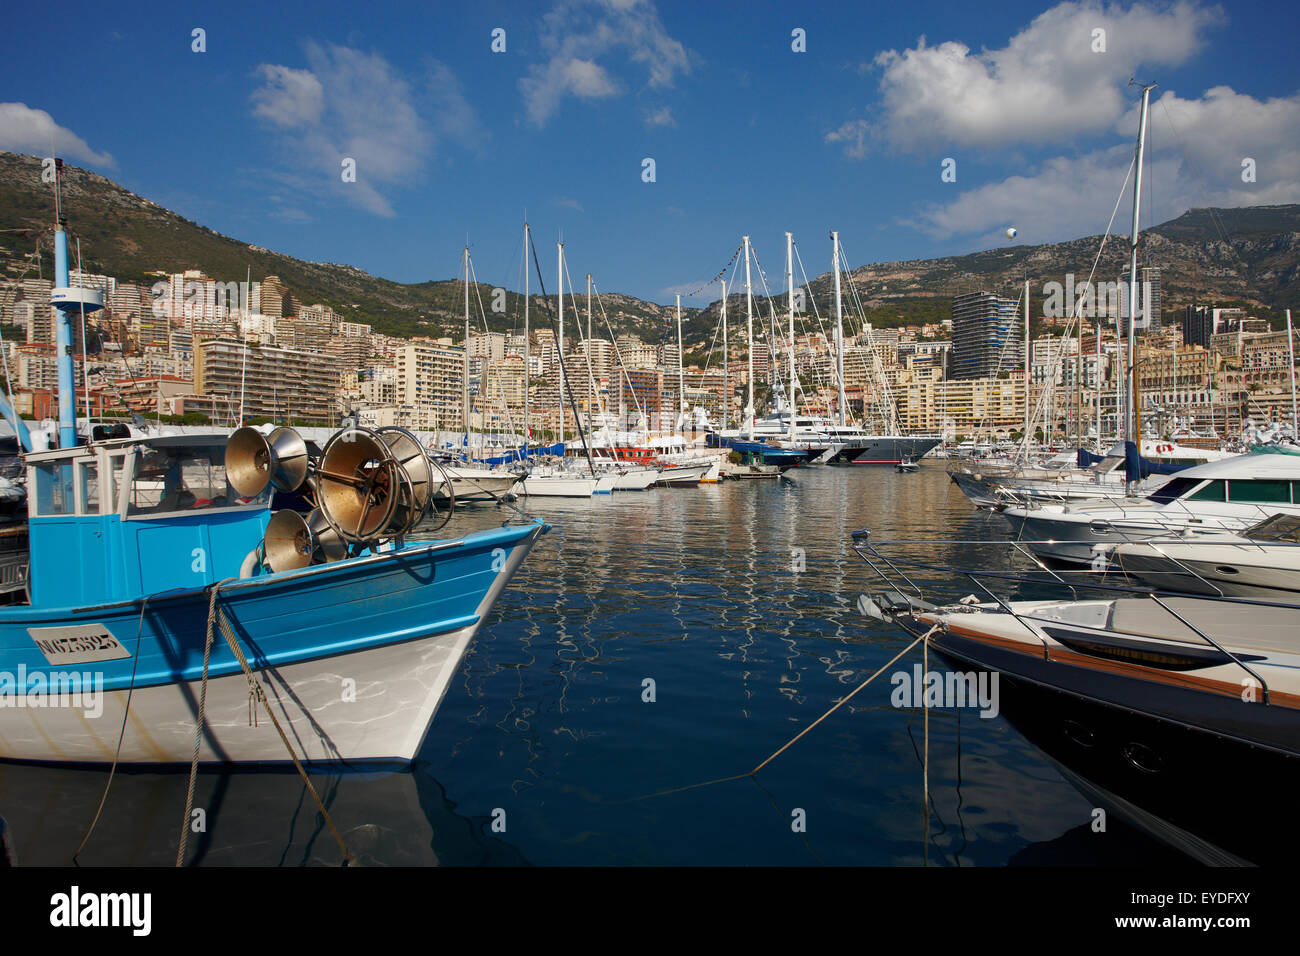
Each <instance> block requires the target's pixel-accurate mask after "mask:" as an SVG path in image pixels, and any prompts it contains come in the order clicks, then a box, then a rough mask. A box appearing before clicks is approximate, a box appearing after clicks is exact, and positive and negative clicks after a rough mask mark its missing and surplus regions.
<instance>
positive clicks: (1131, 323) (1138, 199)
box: [1128, 83, 1155, 449]
mask: <svg viewBox="0 0 1300 956" xmlns="http://www.w3.org/2000/svg"><path fill="white" fill-rule="evenodd" d="M1154 87H1155V84H1154V83H1150V84H1147V85H1146V86H1144V87H1142V113H1141V115H1140V116H1139V118H1138V139H1137V159H1136V161H1135V169H1136V172H1135V175H1134V177H1133V239H1132V242H1131V243H1130V246H1129V275H1128V279H1129V294H1128V412H1129V426H1128V440H1129V441H1132V442H1134V443H1137V444H1138V448H1139V449H1140V448H1141V444H1140V443H1141V440H1142V423H1141V414H1140V412H1139V411H1138V407H1137V383H1138V377H1137V299H1138V271H1137V268H1138V228H1139V222H1138V216H1139V214H1140V213H1141V211H1142V155H1143V153H1144V152H1145V151H1146V142H1147V104H1148V103H1149V102H1150V100H1151V90H1152V89H1153V88H1154Z"/></svg>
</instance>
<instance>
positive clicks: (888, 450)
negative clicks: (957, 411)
mask: <svg viewBox="0 0 1300 956" xmlns="http://www.w3.org/2000/svg"><path fill="white" fill-rule="evenodd" d="M941 440H942V439H941V438H940V437H939V436H938V435H882V436H880V437H878V438H872V439H868V440H867V441H866V442H865V447H864V448H862V450H861V451H859V452H858V454H857V455H856V456H855V457H854V458H853V459H852V463H853V464H855V465H896V464H898V463H899V462H900V461H902V460H904V459H907V460H909V461H918V460H919V459H921V458H922V457H924V456H925V455H926V454H927V453H928V452H929V451H930V449H932V448H934V446H935V445H937V444H939V442H940V441H941Z"/></svg>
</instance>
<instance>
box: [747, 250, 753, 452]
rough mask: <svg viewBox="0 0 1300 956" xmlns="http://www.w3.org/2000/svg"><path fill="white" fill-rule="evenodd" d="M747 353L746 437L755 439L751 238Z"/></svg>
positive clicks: (748, 279)
mask: <svg viewBox="0 0 1300 956" xmlns="http://www.w3.org/2000/svg"><path fill="white" fill-rule="evenodd" d="M745 351H746V352H748V353H749V379H748V386H749V393H748V395H747V397H746V399H745V437H746V438H753V437H754V286H753V283H752V282H751V281H750V278H749V236H745Z"/></svg>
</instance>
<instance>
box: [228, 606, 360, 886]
mask: <svg viewBox="0 0 1300 956" xmlns="http://www.w3.org/2000/svg"><path fill="white" fill-rule="evenodd" d="M217 626H218V627H220V628H221V633H222V634H223V635H224V636H225V638H226V643H227V644H229V645H230V650H231V651H232V652H233V653H234V655H235V658H236V659H237V660H238V661H239V666H240V667H241V668H243V671H244V678H245V679H246V680H247V681H248V692H249V694H250V695H252V696H253V697H254V698H256V700H257V701H259V702H260V703H261V704H262V708H263V709H264V710H265V711H266V715H267V716H268V717H270V718H271V723H272V724H274V725H275V730H276V733H278V734H279V735H280V740H281V741H282V742H283V743H284V749H285V751H286V752H288V754H289V759H290V760H292V761H293V765H294V767H295V768H296V769H297V771H298V776H300V777H302V782H303V785H304V786H305V787H306V788H307V792H308V793H310V794H311V796H312V799H313V800H315V801H316V808H317V809H318V810H320V813H321V816H322V817H324V818H325V822H326V824H328V825H329V828H330V832H331V833H333V834H334V839H335V841H336V842H337V843H338V845H339V852H341V853H342V854H343V861H344V864H345V865H347V866H354V865H355V864H356V860H355V859H354V858H353V856H352V854H351V853H349V852H348V847H347V844H346V843H344V842H343V835H342V834H341V833H339V828H338V827H336V826H335V825H334V820H333V818H332V817H330V814H329V811H328V810H326V809H325V804H324V802H323V801H322V800H321V798H320V794H318V793H317V792H316V788H315V787H314V786H313V785H312V782H311V779H310V778H309V777H308V776H307V771H306V770H305V769H304V768H303V765H302V762H301V761H299V760H298V755H297V754H296V753H294V750H293V745H292V744H290V743H289V738H288V736H287V735H286V734H285V732H284V728H283V727H281V726H280V721H279V719H278V718H277V717H276V716H275V711H273V710H272V709H271V704H270V702H269V701H268V700H267V699H266V693H265V691H263V690H262V685H261V684H259V683H258V682H257V679H256V678H255V677H254V676H253V670H252V668H251V667H249V666H248V659H247V658H246V657H244V652H243V650H242V649H241V648H240V646H239V641H238V639H236V637H235V634H234V631H232V630H231V628H230V622H229V621H228V620H227V619H226V615H225V614H224V613H223V612H222V610H221V609H220V608H217Z"/></svg>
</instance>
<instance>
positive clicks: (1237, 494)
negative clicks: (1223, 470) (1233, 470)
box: [1229, 479, 1291, 504]
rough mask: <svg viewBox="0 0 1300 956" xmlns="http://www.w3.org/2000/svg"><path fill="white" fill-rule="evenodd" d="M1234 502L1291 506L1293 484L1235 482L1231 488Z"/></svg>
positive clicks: (1286, 482) (1279, 482) (1280, 482)
mask: <svg viewBox="0 0 1300 956" xmlns="http://www.w3.org/2000/svg"><path fill="white" fill-rule="evenodd" d="M1229 495H1230V497H1231V498H1232V500H1233V501H1241V502H1249V503H1253V504H1290V503H1291V482H1289V481H1285V480H1277V479H1275V480H1272V481H1264V480H1259V481H1234V482H1232V484H1231V486H1230V488H1229Z"/></svg>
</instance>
